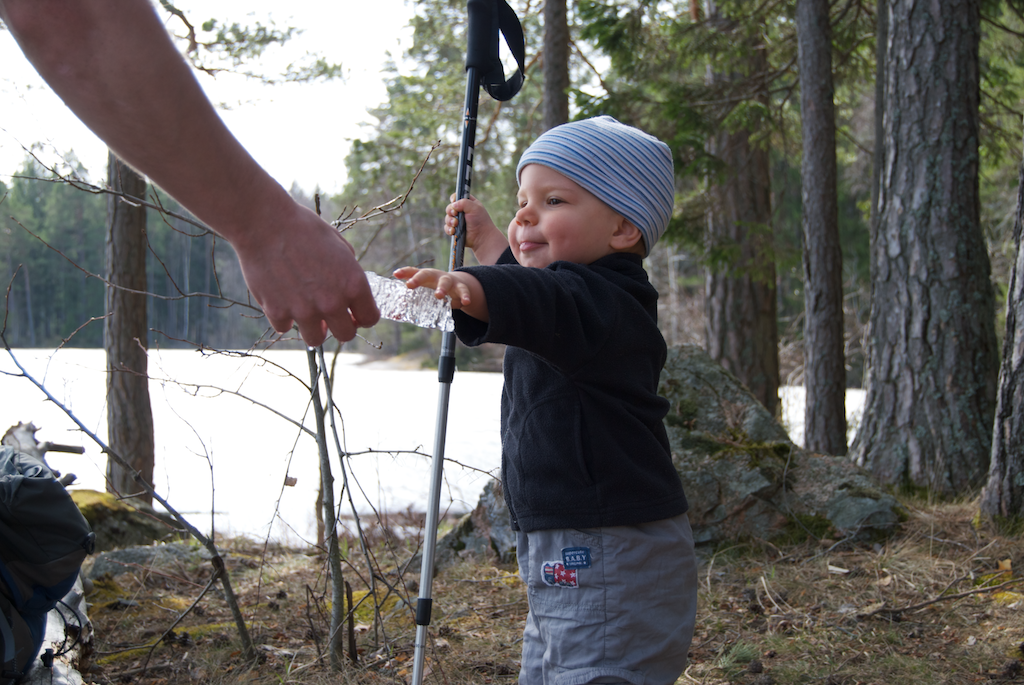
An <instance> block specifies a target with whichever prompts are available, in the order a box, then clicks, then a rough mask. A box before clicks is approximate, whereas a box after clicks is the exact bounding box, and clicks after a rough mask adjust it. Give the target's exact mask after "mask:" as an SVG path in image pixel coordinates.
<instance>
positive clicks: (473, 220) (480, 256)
mask: <svg viewBox="0 0 1024 685" xmlns="http://www.w3.org/2000/svg"><path fill="white" fill-rule="evenodd" d="M459 212H462V213H463V214H465V215H466V247H468V248H470V249H471V250H473V255H474V256H475V257H476V260H477V261H478V262H480V263H481V264H483V265H491V264H495V263H497V261H498V257H500V256H501V254H502V253H503V252H504V251H505V250H506V249H507V248H508V238H506V237H505V234H504V233H502V232H501V231H500V230H499V229H498V227H497V226H495V225H494V222H493V221H492V220H491V215H490V214H488V213H487V209H485V208H484V206H483V205H482V204H480V201H479V200H477V199H476V198H475V197H473V196H472V195H470V196H469V197H467V198H464V199H462V200H456V199H455V195H452V197H451V204H450V205H448V207H446V208H445V217H444V230H445V233H447V234H448V235H455V229H456V228H458V226H459ZM484 320H485V321H486V319H484Z"/></svg>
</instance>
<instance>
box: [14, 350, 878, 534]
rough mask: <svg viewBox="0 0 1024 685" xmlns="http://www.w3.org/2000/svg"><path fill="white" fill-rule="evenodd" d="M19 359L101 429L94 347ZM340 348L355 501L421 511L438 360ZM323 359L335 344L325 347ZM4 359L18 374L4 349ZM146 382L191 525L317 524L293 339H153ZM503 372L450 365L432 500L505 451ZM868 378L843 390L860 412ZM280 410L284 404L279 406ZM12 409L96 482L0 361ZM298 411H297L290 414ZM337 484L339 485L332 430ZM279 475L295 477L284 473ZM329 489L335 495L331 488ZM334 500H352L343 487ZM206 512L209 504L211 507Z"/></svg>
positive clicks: (293, 528) (453, 492)
mask: <svg viewBox="0 0 1024 685" xmlns="http://www.w3.org/2000/svg"><path fill="white" fill-rule="evenodd" d="M14 354H15V356H16V357H17V359H18V361H19V363H21V364H22V365H23V366H24V367H25V368H26V370H27V371H28V372H29V373H30V374H32V375H33V376H34V377H35V378H36V379H37V380H39V381H41V382H43V383H44V384H45V385H46V387H47V389H48V390H49V392H50V393H51V394H52V395H53V396H54V397H55V398H56V399H57V400H58V401H60V402H62V403H64V404H65V405H66V406H67V407H68V409H70V410H71V411H72V412H74V414H75V415H76V416H77V417H78V419H79V420H80V421H81V422H82V423H83V424H84V425H85V426H86V427H87V428H88V429H89V430H90V431H92V432H93V433H95V434H96V435H98V436H100V437H101V438H102V439H104V440H105V439H106V407H105V403H104V395H105V377H104V364H105V357H104V353H103V351H102V350H73V349H68V350H61V351H58V352H56V353H54V352H53V351H52V350H16V351H15V352H14ZM364 362H365V359H364V357H363V356H362V355H356V354H344V355H340V357H339V359H338V363H337V369H336V372H335V376H336V378H335V393H334V394H335V401H336V403H337V405H338V409H339V411H340V416H341V420H342V424H341V425H339V433H340V437H341V440H342V447H343V449H344V450H346V451H347V452H348V453H349V454H350V455H351V456H350V457H349V458H348V459H347V460H346V463H347V465H348V467H349V468H348V477H349V483H350V485H351V486H352V487H351V491H352V493H353V495H352V498H353V500H354V503H355V507H356V508H357V509H358V510H359V511H360V512H363V513H366V512H369V511H370V510H371V508H372V509H373V510H376V511H377V512H380V513H382V514H388V513H397V512H404V511H406V510H408V509H412V510H414V511H423V510H424V509H425V508H426V504H425V503H426V501H427V499H428V495H429V487H430V486H429V475H430V459H429V457H428V456H426V455H429V454H430V453H431V452H432V451H433V445H434V430H435V425H436V417H437V404H438V391H439V386H440V384H439V383H438V380H437V372H436V371H434V370H407V369H399V368H395V367H394V366H393V365H390V364H388V363H386V362H374V363H364ZM328 363H330V358H329V357H328ZM0 373H5V374H6V373H10V374H17V373H19V372H18V369H17V367H16V366H15V364H14V362H13V361H12V359H11V357H10V356H9V355H6V354H4V355H0ZM149 374H150V377H151V378H152V380H151V382H150V395H151V402H152V405H153V420H154V427H155V428H154V429H155V433H156V445H157V451H156V469H155V476H154V481H155V487H156V490H157V492H159V493H160V494H161V496H163V497H164V498H165V499H167V501H168V502H170V503H171V505H172V506H174V507H175V508H177V509H178V511H180V512H183V513H185V512H188V518H189V520H190V521H191V522H192V523H193V524H194V525H196V527H198V528H199V529H200V530H207V531H208V530H209V529H210V527H211V521H212V525H213V526H214V527H215V528H216V530H217V531H218V532H222V533H228V534H246V535H250V536H253V537H256V538H262V537H265V536H267V535H270V537H271V538H273V539H276V540H280V541H285V542H289V543H299V542H301V541H302V540H310V539H313V538H315V534H314V531H315V514H314V507H315V501H316V491H317V484H318V480H319V466H318V465H319V457H318V453H317V447H316V442H315V440H314V439H313V438H312V437H310V436H309V435H307V434H306V433H305V432H303V431H302V430H300V429H299V428H298V426H297V425H296V424H302V425H304V426H306V427H307V428H309V429H311V430H313V431H315V423H314V420H313V417H312V415H311V413H309V411H308V409H307V405H308V401H309V393H308V390H307V389H306V387H305V385H304V383H305V384H308V382H309V367H308V362H307V357H306V353H305V352H302V351H271V352H265V353H261V357H260V358H254V357H244V356H239V355H233V354H201V353H199V352H195V351H185V350H172V351H152V352H151V353H150V362H149ZM501 385H502V379H501V374H497V373H470V372H458V373H456V375H455V380H454V382H453V383H452V386H451V395H450V401H449V419H448V428H447V432H446V445H445V471H444V473H445V480H444V486H443V489H442V494H441V510H442V511H446V510H447V511H450V512H452V513H462V512H465V511H468V510H470V509H472V508H473V507H474V506H475V505H476V502H477V498H478V497H479V494H480V491H481V489H482V488H483V486H484V485H485V484H486V482H487V481H488V480H489V478H490V477H491V475H497V473H498V466H499V464H500V460H501V443H500V438H499V422H500V417H499V404H500V400H501ZM781 395H782V400H783V417H784V422H785V423H786V425H787V427H788V429H789V431H790V435H792V436H793V438H794V440H795V441H797V442H799V441H801V440H802V439H803V430H802V428H803V427H802V423H803V388H783V389H782V391H781ZM862 406H863V391H857V390H852V391H850V392H849V394H848V395H847V414H848V415H849V416H850V417H851V419H852V421H851V423H853V424H854V425H855V423H856V421H858V420H859V415H860V411H861V407H862ZM286 417H287V418H286ZM19 421H25V422H28V421H31V422H33V423H34V424H35V425H36V426H38V427H39V428H40V431H39V432H38V433H37V438H38V439H39V440H40V442H43V441H50V442H54V443H64V444H71V445H81V446H83V447H85V450H86V451H85V454H84V455H76V454H72V455H68V454H59V453H55V452H52V453H49V454H48V455H47V459H48V461H49V462H50V464H51V466H52V467H53V468H55V469H58V470H60V471H63V472H73V473H75V474H76V475H77V476H78V481H77V482H76V484H75V485H74V486H72V488H74V487H84V488H90V489H95V490H103V489H104V473H105V470H106V458H105V457H104V456H103V455H102V454H101V452H100V449H99V447H98V446H97V445H96V444H95V443H94V442H92V440H91V439H89V438H88V436H86V435H85V434H83V433H82V431H81V430H80V429H79V428H78V427H77V426H76V425H75V424H74V423H73V422H72V421H71V419H69V418H68V416H67V415H66V414H65V413H64V412H63V411H62V410H61V409H59V408H58V407H57V406H55V405H54V404H53V403H51V402H49V401H48V400H47V399H46V397H45V396H44V395H43V394H42V392H41V391H40V390H38V389H37V388H36V387H35V386H34V385H32V384H31V383H30V382H29V381H28V380H26V379H24V378H18V377H13V376H6V375H0V424H2V425H0V431H2V430H6V429H7V427H8V426H11V425H13V424H16V423H17V422H19ZM293 422H294V423H293ZM328 445H329V451H330V453H331V457H332V467H333V470H334V477H335V485H336V486H337V487H339V488H340V486H341V477H342V476H341V472H340V468H339V467H338V461H337V455H336V451H335V448H334V443H333V440H332V439H331V438H329V439H328ZM286 478H294V479H295V485H294V486H293V487H286V486H285V485H284V483H285V479H286ZM336 498H337V495H336ZM344 502H345V505H344V507H343V510H342V513H343V515H344V514H345V513H348V512H351V507H350V506H349V504H348V496H347V495H346V496H345V497H344ZM211 512H216V513H215V514H214V515H213V516H212V519H211Z"/></svg>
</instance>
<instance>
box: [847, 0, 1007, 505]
mask: <svg viewBox="0 0 1024 685" xmlns="http://www.w3.org/2000/svg"><path fill="white" fill-rule="evenodd" d="M887 9H888V13H889V14H888V18H887V19H888V45H887V60H886V65H885V79H886V82H885V97H886V107H885V114H884V127H883V128H884V133H885V141H884V144H885V155H884V157H883V159H881V160H876V163H881V164H882V169H881V178H880V184H879V199H878V203H879V214H878V217H879V221H878V226H877V227H876V228H875V230H874V235H873V241H872V246H871V253H872V256H871V270H872V277H871V278H872V302H871V318H870V331H871V335H870V341H869V345H868V365H869V370H868V394H867V399H866V404H865V409H864V418H863V420H862V422H861V426H860V429H859V431H858V433H857V437H856V439H855V441H854V445H853V447H852V450H851V454H852V456H853V458H854V459H855V460H856V462H857V463H858V464H860V465H862V466H865V467H866V468H868V469H869V470H870V471H871V472H872V473H874V474H875V476H876V477H878V478H879V479H880V480H881V481H882V482H885V483H890V484H896V485H900V486H904V485H911V486H915V487H923V488H928V489H929V490H930V491H932V492H934V493H936V494H940V495H945V496H952V495H956V494H959V493H965V492H969V491H970V490H971V489H974V488H978V487H980V486H981V485H982V484H983V483H984V478H985V475H986V473H987V472H988V463H989V456H990V449H991V440H992V417H993V405H994V399H995V388H996V380H997V378H996V376H997V364H998V360H997V351H996V337H995V326H994V322H995V315H994V309H995V304H994V294H993V290H992V284H991V282H990V278H989V275H990V266H989V261H988V253H987V251H986V247H985V241H984V237H983V236H982V232H981V228H980V225H979V197H978V101H979V86H978V83H979V82H978V41H979V34H980V29H979V21H980V19H979V11H978V3H977V0H947V1H946V2H941V3H915V2H912V1H910V0H889V2H888V4H887Z"/></svg>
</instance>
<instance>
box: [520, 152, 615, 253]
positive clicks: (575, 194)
mask: <svg viewBox="0 0 1024 685" xmlns="http://www.w3.org/2000/svg"><path fill="white" fill-rule="evenodd" d="M516 199H517V200H518V203H519V211H517V212H516V215H515V217H514V218H513V219H512V222H511V223H510V224H509V225H508V242H509V245H510V246H511V247H512V253H513V254H514V255H515V258H516V261H517V262H519V263H520V264H522V265H523V266H531V267H535V268H538V269H541V268H544V267H545V266H547V265H548V264H551V263H552V262H556V261H560V260H561V261H568V262H574V263H576V264H590V263H591V262H594V261H597V260H598V259H600V258H601V257H604V256H606V255H609V254H611V253H612V252H614V251H615V249H614V248H613V247H612V245H611V240H612V236H613V235H614V234H615V232H616V230H617V229H619V227H620V224H621V223H622V222H624V221H626V220H625V219H624V218H623V217H622V215H620V214H618V213H617V212H616V211H615V210H613V209H612V208H611V207H609V206H608V205H606V204H605V203H604V202H602V201H601V200H599V199H597V197H596V196H595V195H594V194H592V193H591V192H590V191H588V190H585V189H584V188H582V187H581V186H580V185H579V184H577V183H576V182H575V181H573V180H571V179H570V178H568V177H567V176H563V175H562V174H560V173H558V172H557V171H555V170H554V169H551V168H549V167H546V166H541V165H539V164H528V165H527V166H525V167H523V171H522V174H521V175H520V186H519V192H518V193H517V194H516Z"/></svg>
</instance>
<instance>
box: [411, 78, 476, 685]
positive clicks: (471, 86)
mask: <svg viewBox="0 0 1024 685" xmlns="http://www.w3.org/2000/svg"><path fill="white" fill-rule="evenodd" d="M479 102H480V76H479V74H478V72H477V68H476V67H472V66H471V67H468V68H467V69H466V106H465V109H464V110H463V112H464V118H463V123H462V147H461V149H460V150H459V173H458V178H457V180H456V190H455V196H456V198H458V199H460V200H461V199H463V198H466V197H469V189H470V185H471V184H472V181H473V147H474V145H475V144H476V117H477V106H478V105H479ZM465 251H466V217H465V215H463V214H460V215H459V226H458V228H457V229H456V231H455V235H453V236H452V249H451V256H450V258H449V260H448V270H449V271H454V270H455V269H458V268H459V267H460V266H462V261H463V257H464V255H465ZM437 373H438V382H439V383H440V389H439V392H438V399H437V423H436V425H435V427H434V458H433V463H432V464H431V477H430V497H429V499H428V501H427V518H426V520H425V521H424V522H423V537H424V539H423V553H422V556H421V559H422V562H421V566H420V596H419V598H418V600H417V602H416V644H415V652H414V655H413V668H412V685H421V684H422V683H423V665H424V658H425V656H426V649H427V638H428V634H427V628H428V626H429V625H430V612H431V607H432V605H433V599H432V597H431V593H432V589H433V584H434V551H435V547H436V546H437V524H438V517H439V513H440V500H441V479H442V476H443V473H444V445H445V438H446V433H447V426H448V401H449V396H450V394H451V384H452V379H453V378H454V377H455V333H454V332H452V331H447V332H445V333H444V335H443V336H442V337H441V356H440V358H439V359H438V362H437Z"/></svg>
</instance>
